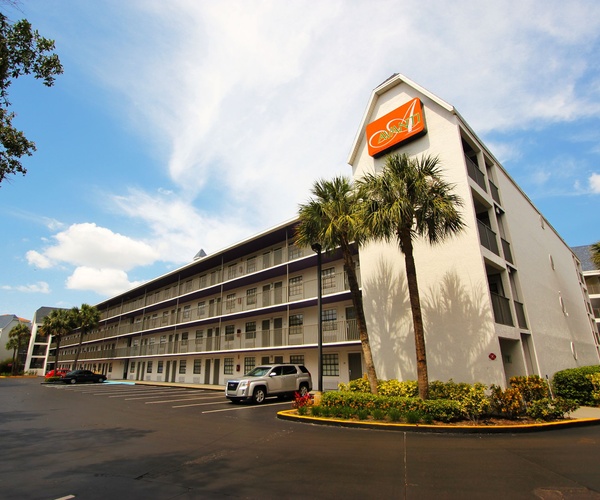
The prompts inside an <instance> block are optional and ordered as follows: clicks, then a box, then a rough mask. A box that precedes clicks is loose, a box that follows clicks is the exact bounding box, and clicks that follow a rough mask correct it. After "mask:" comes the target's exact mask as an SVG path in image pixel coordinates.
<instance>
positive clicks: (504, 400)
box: [490, 385, 525, 418]
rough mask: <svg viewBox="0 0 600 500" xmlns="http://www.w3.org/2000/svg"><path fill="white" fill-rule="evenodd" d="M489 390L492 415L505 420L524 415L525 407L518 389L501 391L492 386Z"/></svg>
mask: <svg viewBox="0 0 600 500" xmlns="http://www.w3.org/2000/svg"><path fill="white" fill-rule="evenodd" d="M490 390H491V394H490V402H491V405H492V409H493V411H494V413H497V414H498V415H501V416H503V417H506V418H516V417H518V416H520V415H524V414H525V405H524V404H523V397H522V395H521V391H520V390H519V389H516V388H515V387H508V388H507V389H502V387H500V386H498V385H492V386H491V387H490Z"/></svg>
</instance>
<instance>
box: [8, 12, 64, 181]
mask: <svg viewBox="0 0 600 500" xmlns="http://www.w3.org/2000/svg"><path fill="white" fill-rule="evenodd" d="M53 50H54V40H49V39H47V38H44V37H42V36H40V34H39V33H38V32H37V30H33V29H32V27H31V23H29V21H27V20H26V19H22V20H21V21H18V22H16V23H14V24H11V23H10V22H9V20H8V18H7V17H6V16H5V15H4V14H2V13H0V144H1V147H0V183H1V182H2V181H3V180H4V179H5V178H6V176H7V175H11V174H15V173H17V172H19V173H22V174H23V175H25V173H26V172H27V170H26V169H25V167H24V166H23V165H22V163H21V157H22V156H24V155H27V156H31V155H32V154H33V151H35V150H36V147H35V143H34V142H32V141H30V140H28V139H27V138H26V137H25V134H24V133H23V132H21V131H20V130H17V129H16V128H15V127H14V125H13V123H12V120H13V118H14V117H15V114H14V113H11V112H9V108H10V101H9V100H8V89H9V87H10V85H11V84H12V82H13V80H16V79H17V78H19V77H20V76H22V75H29V74H32V73H33V75H34V76H35V78H37V79H41V80H43V83H44V85H46V86H47V87H51V86H52V85H54V79H55V76H56V75H60V74H62V72H63V67H62V65H61V63H60V60H59V58H58V56H57V55H56V54H54V53H53V52H52V51H53Z"/></svg>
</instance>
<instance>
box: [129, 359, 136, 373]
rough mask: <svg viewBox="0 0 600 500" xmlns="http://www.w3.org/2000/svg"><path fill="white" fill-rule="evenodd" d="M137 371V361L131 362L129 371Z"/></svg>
mask: <svg viewBox="0 0 600 500" xmlns="http://www.w3.org/2000/svg"><path fill="white" fill-rule="evenodd" d="M134 372H135V361H132V362H131V366H130V367H129V373H134Z"/></svg>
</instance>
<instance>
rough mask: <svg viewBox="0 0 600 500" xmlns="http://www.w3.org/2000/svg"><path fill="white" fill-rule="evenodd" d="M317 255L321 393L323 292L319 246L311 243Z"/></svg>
mask: <svg viewBox="0 0 600 500" xmlns="http://www.w3.org/2000/svg"><path fill="white" fill-rule="evenodd" d="M310 247H311V248H312V250H313V252H315V253H316V254H317V309H318V310H319V312H318V315H319V316H318V318H319V319H318V322H319V323H318V324H319V333H318V344H319V378H318V386H317V387H318V388H317V390H318V391H319V392H323V303H322V300H321V299H322V297H323V290H322V288H321V250H322V248H321V245H320V244H319V243H313V244H312V245H311V246H310Z"/></svg>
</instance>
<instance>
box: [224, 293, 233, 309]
mask: <svg viewBox="0 0 600 500" xmlns="http://www.w3.org/2000/svg"><path fill="white" fill-rule="evenodd" d="M225 309H227V310H228V311H232V310H233V309H235V293H230V294H228V295H227V301H226V302H225Z"/></svg>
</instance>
